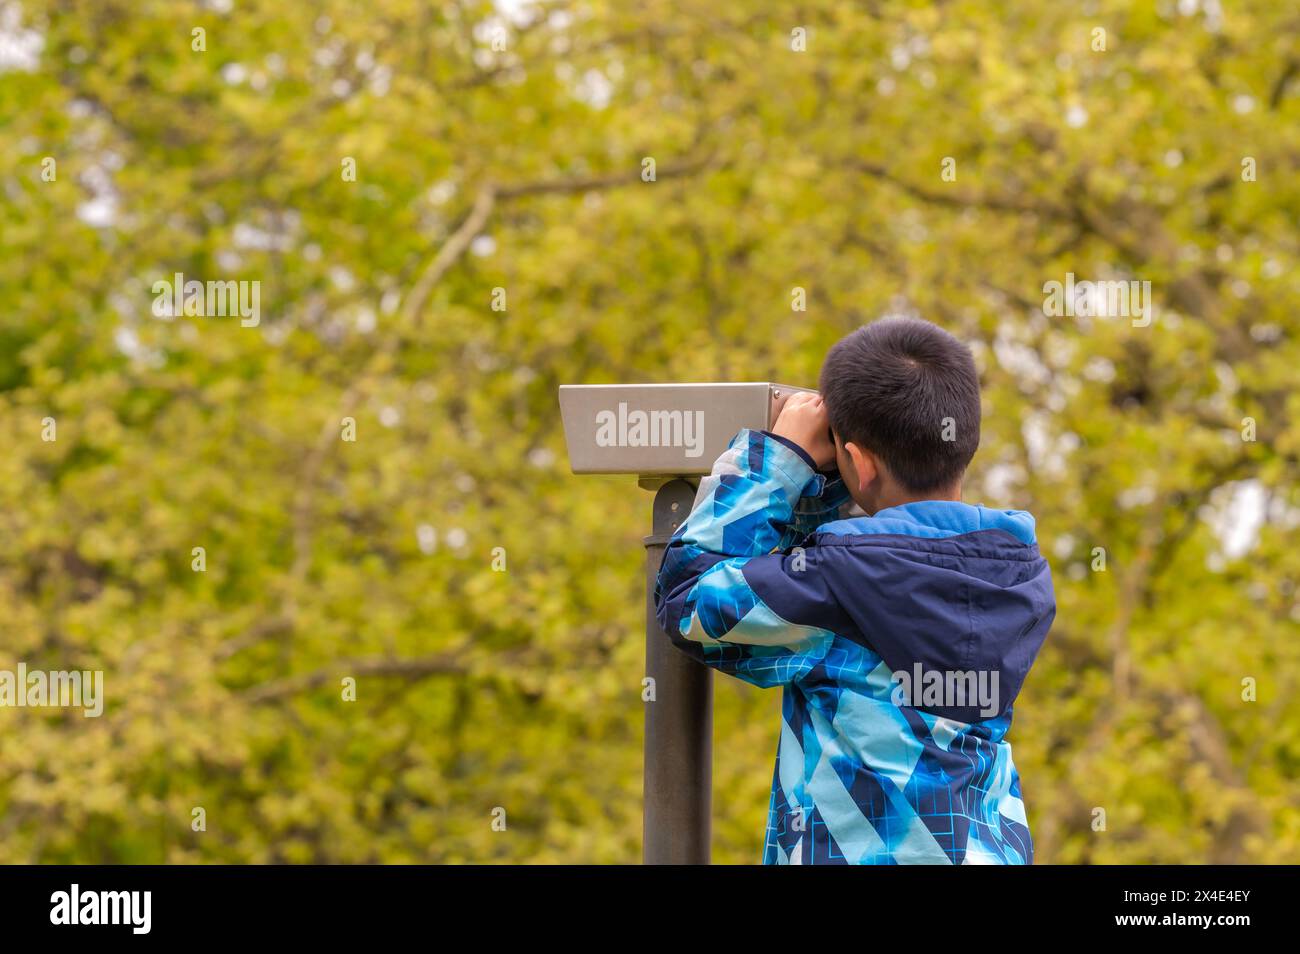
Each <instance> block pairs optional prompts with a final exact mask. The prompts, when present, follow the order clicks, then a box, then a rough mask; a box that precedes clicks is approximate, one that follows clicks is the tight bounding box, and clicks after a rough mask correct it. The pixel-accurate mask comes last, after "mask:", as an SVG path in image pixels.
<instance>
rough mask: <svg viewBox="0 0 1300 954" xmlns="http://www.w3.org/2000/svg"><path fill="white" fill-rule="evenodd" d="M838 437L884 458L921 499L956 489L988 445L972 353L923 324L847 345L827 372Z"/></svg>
mask: <svg viewBox="0 0 1300 954" xmlns="http://www.w3.org/2000/svg"><path fill="white" fill-rule="evenodd" d="M820 387H821V393H822V397H823V398H824V399H825V401H826V411H827V414H828V415H829V417H830V422H831V430H833V431H834V432H835V434H836V435H837V436H838V437H839V439H840V441H841V442H842V443H849V442H852V443H854V444H857V445H858V446H859V447H863V448H865V449H867V450H869V451H871V452H872V453H874V454H876V455H877V456H879V457H880V459H881V460H883V461H884V463H885V466H886V467H888V468H889V472H890V473H891V474H893V475H894V477H895V478H896V479H897V480H898V481H899V482H900V483H901V484H903V486H904V487H906V488H907V489H908V490H910V491H913V492H915V493H926V492H928V491H934V490H942V489H944V488H947V487H951V486H952V485H953V484H954V483H956V482H957V480H958V479H960V477H961V475H962V474H963V473H964V472H965V471H966V466H967V465H968V464H969V463H970V461H971V458H972V457H974V456H975V450H976V448H978V447H979V443H980V382H979V374H978V373H977V372H976V370H975V359H974V357H972V355H971V353H970V349H969V348H967V347H966V346H965V345H964V344H962V343H961V342H960V341H958V340H957V339H956V338H954V337H953V336H952V335H950V334H949V333H948V332H946V331H944V330H943V329H942V328H940V327H939V326H938V325H934V324H931V323H930V322H928V321H922V320H921V319H919V318H884V319H881V320H880V321H875V322H872V323H871V324H869V325H864V326H863V327H861V328H859V329H858V330H857V331H855V332H853V333H852V334H849V335H847V336H845V337H844V338H841V339H840V340H839V341H838V342H837V343H836V345H835V346H834V347H833V348H831V350H830V353H829V354H828V355H826V363H825V364H823V365H822V373H821V385H820Z"/></svg>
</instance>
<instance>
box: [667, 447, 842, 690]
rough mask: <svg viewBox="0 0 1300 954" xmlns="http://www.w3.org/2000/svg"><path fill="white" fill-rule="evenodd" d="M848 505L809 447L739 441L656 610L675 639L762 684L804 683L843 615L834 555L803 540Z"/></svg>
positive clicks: (706, 497)
mask: <svg viewBox="0 0 1300 954" xmlns="http://www.w3.org/2000/svg"><path fill="white" fill-rule="evenodd" d="M847 499H848V495H847V494H846V493H843V485H842V483H840V482H839V481H838V480H829V481H828V480H827V478H826V477H825V476H824V475H821V474H818V473H816V472H815V471H814V470H813V466H812V463H811V461H810V460H809V459H808V458H807V456H806V455H805V454H804V452H803V451H802V450H801V449H799V448H796V447H795V446H794V445H792V444H789V443H787V442H785V441H783V440H782V439H780V438H777V437H775V436H773V435H771V434H767V433H765V432H762V431H750V430H743V431H741V432H740V433H739V434H738V435H736V437H735V438H734V439H733V440H732V442H731V445H730V446H729V447H728V448H727V450H726V451H725V452H724V453H723V454H722V456H721V457H719V458H718V460H717V462H716V463H715V464H714V465H713V472H712V473H711V474H710V475H709V476H708V477H706V478H704V480H703V481H702V482H701V483H700V489H699V492H698V493H697V495H696V498H695V505H694V507H693V508H692V510H691V513H690V515H689V516H688V517H687V518H686V521H685V522H684V523H683V524H682V525H681V527H679V528H678V530H677V532H676V533H675V534H674V535H673V539H672V540H671V541H670V542H669V544H668V548H667V550H666V552H665V553H664V561H663V564H662V565H661V566H660V568H659V578H658V581H657V585H656V587H655V608H656V611H657V613H658V617H659V622H660V625H662V626H663V628H664V630H665V632H667V633H668V635H669V636H670V637H671V638H672V641H673V643H674V644H675V645H676V646H677V647H678V648H679V649H681V650H682V651H683V652H685V653H687V654H688V655H690V656H692V657H694V658H695V659H697V660H699V661H700V662H702V663H704V664H705V665H708V666H712V667H714V668H715V669H719V670H721V671H723V672H726V673H730V674H731V675H733V676H736V677H737V678H740V679H743V680H745V681H746V682H750V683H753V684H754V685H757V686H776V685H781V684H783V683H788V682H793V681H795V680H796V679H799V678H800V677H801V676H803V675H805V674H806V673H807V672H808V671H809V670H811V669H812V668H813V667H814V666H816V665H817V663H818V662H820V661H821V659H822V658H823V657H824V656H825V654H826V652H827V650H828V649H829V647H830V644H831V642H832V640H833V639H834V635H835V632H836V631H837V628H838V627H839V626H840V625H841V624H842V623H843V622H844V618H843V611H842V610H841V609H840V607H839V604H838V602H837V601H836V600H835V598H834V596H833V594H832V593H831V589H830V585H829V581H828V579H827V577H828V574H827V573H825V572H824V569H825V563H826V557H827V555H826V553H824V552H823V551H822V550H819V549H818V548H817V547H814V546H807V547H801V546H799V545H798V544H799V543H802V542H804V536H805V535H806V534H807V533H811V531H812V530H813V529H815V527H816V526H817V524H819V523H821V522H824V521H825V520H826V519H832V518H834V517H836V516H838V515H839V512H840V510H841V506H842V504H843V502H844V501H847Z"/></svg>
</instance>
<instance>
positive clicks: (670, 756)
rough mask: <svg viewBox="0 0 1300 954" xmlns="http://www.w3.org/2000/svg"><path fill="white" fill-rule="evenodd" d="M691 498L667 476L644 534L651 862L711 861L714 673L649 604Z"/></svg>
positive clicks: (645, 848) (646, 849)
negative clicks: (683, 648)
mask: <svg viewBox="0 0 1300 954" xmlns="http://www.w3.org/2000/svg"><path fill="white" fill-rule="evenodd" d="M694 499H695V488H694V487H693V486H692V485H691V484H690V483H689V482H687V481H685V480H670V481H668V482H667V483H665V484H664V485H663V486H662V487H660V488H659V489H658V491H657V492H656V493H655V500H654V519H653V523H652V528H653V533H652V534H651V535H650V536H648V537H646V538H645V578H646V623H645V634H646V645H645V671H646V675H647V676H649V677H651V678H653V679H654V691H655V695H654V701H653V702H647V703H646V704H645V705H646V710H645V788H644V802H645V827H644V830H643V835H644V842H643V844H642V859H643V860H644V862H645V863H646V864H648V865H673V864H676V865H707V864H708V863H709V835H710V813H711V808H712V795H713V791H712V790H713V681H712V675H713V674H712V673H711V672H710V671H709V670H708V669H707V668H706V667H705V666H702V665H700V664H699V663H697V662H696V661H695V660H693V659H691V658H690V657H689V656H687V655H686V654H685V653H682V652H680V651H679V650H678V649H677V648H676V647H674V646H673V644H672V642H671V641H670V640H669V639H668V634H667V633H665V632H664V631H663V630H662V629H661V628H660V626H659V620H658V619H657V618H656V617H655V603H654V589H655V578H656V576H657V575H658V573H659V564H660V563H661V562H662V561H663V555H664V549H665V547H666V546H667V544H668V541H669V539H670V538H671V537H672V534H673V531H674V530H676V529H677V527H678V526H680V525H681V523H682V521H683V520H685V519H686V515H687V514H689V513H690V511H691V504H692V502H693V501H694Z"/></svg>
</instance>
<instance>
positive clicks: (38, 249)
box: [0, 0, 1300, 862]
mask: <svg viewBox="0 0 1300 954" xmlns="http://www.w3.org/2000/svg"><path fill="white" fill-rule="evenodd" d="M20 6H21V16H20V18H19V20H20V26H21V28H22V29H23V30H30V31H34V33H35V34H36V35H38V36H39V37H41V38H43V47H42V48H41V49H40V51H39V54H38V55H37V56H36V58H35V61H34V63H31V64H28V65H27V66H23V65H13V64H10V65H8V66H3V67H0V70H3V72H0V195H2V199H0V201H3V215H2V216H0V229H2V230H0V300H3V302H4V304H5V307H4V309H3V312H2V313H0V409H2V410H0V435H2V436H3V440H4V447H5V449H6V453H5V454H4V455H3V458H0V525H2V527H3V532H0V619H3V620H4V621H5V634H6V638H5V639H4V641H3V645H2V646H0V668H13V667H14V666H16V665H17V663H18V662H19V661H25V662H26V663H27V664H28V665H29V666H31V667H45V668H50V669H66V668H84V669H102V670H104V671H105V674H106V676H105V679H106V691H107V697H108V702H107V709H106V711H105V714H104V716H103V717H102V718H100V719H86V718H83V717H82V715H81V714H80V712H78V711H76V710H55V709H47V710H33V709H0V862H26V861H65V862H67V861H78V862H158V861H167V862H188V861H214V862H216V861H227V862H272V861H287V862H311V861H315V862H373V861H385V862H415V861H433V862H468V861H477V862H559V861H577V862H618V861H634V860H636V859H637V857H638V854H639V842H640V764H641V763H640V735H641V720H642V706H643V703H642V702H641V701H640V679H641V675H642V673H641V665H642V653H643V646H642V635H641V626H642V607H641V599H642V594H641V591H640V588H641V585H642V574H641V566H640V561H641V535H642V534H643V533H644V532H646V526H647V523H648V519H649V496H648V495H646V494H644V493H642V492H641V491H638V490H636V489H635V488H634V486H633V484H632V482H631V481H628V480H614V479H593V478H582V479H578V478H574V477H572V476H571V475H570V474H569V473H568V471H567V467H566V463H565V459H564V448H563V440H562V435H561V433H560V428H559V417H558V412H557V407H556V401H555V394H556V386H557V385H558V384H560V383H561V382H584V381H636V380H691V379H699V380H709V379H733V380H745V379H751V380H753V379H757V380H763V379H779V380H786V381H791V382H808V383H812V382H815V380H816V374H817V370H818V368H819V366H820V362H821V358H822V356H823V355H824V353H825V350H826V348H827V347H828V346H829V344H830V343H832V342H833V341H834V340H836V339H837V338H838V337H839V336H841V335H842V334H844V333H845V332H847V331H849V330H851V329H852V328H854V327H856V326H857V325H858V324H860V323H862V322H864V321H867V320H870V319H871V318H874V317H876V316H878V315H880V314H883V313H886V312H895V311H909V312H915V313H917V314H921V315H924V316H927V317H930V318H932V319H933V320H935V321H938V322H940V323H942V324H943V325H945V326H946V327H948V328H949V329H951V330H953V331H954V332H956V333H958V334H960V335H962V336H963V337H965V338H966V339H967V340H969V341H971V342H972V344H973V346H974V347H975V349H976V352H977V358H978V360H979V362H980V366H981V371H982V374H983V376H984V381H985V387H986V397H987V405H986V416H985V432H984V440H983V445H982V449H981V451H980V454H979V456H978V457H977V458H976V465H975V468H974V470H973V471H972V474H971V475H970V482H969V487H968V493H967V497H968V499H971V500H982V501H983V502H985V503H988V504H990V505H997V506H1008V507H1010V506H1014V507H1023V508H1026V509H1030V510H1032V511H1034V512H1035V513H1036V515H1037V516H1038V518H1039V530H1040V536H1041V539H1042V544H1043V548H1044V551H1045V552H1046V553H1047V554H1048V555H1049V557H1050V558H1051V559H1052V561H1053V564H1054V569H1055V571H1056V575H1057V581H1058V597H1059V603H1060V612H1059V616H1058V621H1057V624H1056V627H1055V630H1054V632H1053V634H1052V636H1051V637H1050V639H1049V642H1048V644H1047V646H1046V648H1045V650H1044V652H1043V654H1042V656H1041V658H1040V661H1039V663H1038V665H1037V667H1036V669H1035V670H1034V672H1033V674H1032V675H1031V677H1030V679H1029V681H1028V684H1027V688H1026V691H1025V693H1024V695H1023V696H1022V698H1021V701H1020V702H1019V704H1018V706H1017V720H1016V725H1015V727H1014V729H1013V731H1012V736H1011V738H1012V741H1013V744H1014V748H1015V752H1016V757H1017V762H1018V763H1019V766H1020V770H1021V773H1022V775H1023V778H1024V785H1025V797H1026V801H1027V803H1028V806H1029V812H1030V822H1031V825H1032V827H1033V830H1034V833H1035V836H1036V840H1037V847H1038V857H1039V860H1040V861H1056V862H1157V861H1159V862H1191V861H1252V862H1279V861H1291V862H1294V861H1297V860H1300V805H1298V804H1297V802H1298V800H1300V792H1298V791H1297V786H1296V783H1295V779H1296V778H1297V775H1300V718H1297V715H1298V711H1297V702H1296V700H1297V698H1300V665H1298V663H1300V658H1298V657H1300V649H1298V648H1297V647H1298V646H1300V642H1298V641H1297V635H1300V633H1298V629H1300V609H1298V608H1297V605H1298V604H1297V592H1296V581H1297V578H1298V577H1300V549H1298V548H1297V547H1296V546H1295V539H1296V536H1295V535H1296V527H1297V520H1296V514H1297V511H1296V507H1297V506H1300V499H1297V491H1296V475H1297V469H1298V464H1300V426H1298V425H1297V423H1296V421H1297V419H1300V398H1298V397H1297V392H1296V387H1295V383H1296V373H1297V372H1296V369H1297V368H1300V321H1297V318H1296V315H1297V313H1298V312H1300V289H1298V288H1297V285H1296V281H1295V276H1296V274H1297V268H1296V266H1297V242H1296V237H1297V236H1296V228H1295V223H1296V221H1297V220H1298V218H1300V176H1297V174H1296V166H1297V161H1298V158H1300V121H1298V120H1300V116H1298V113H1300V84H1297V82H1296V80H1295V77H1296V76H1297V70H1298V66H1297V63H1298V62H1300V60H1298V59H1297V53H1296V48H1295V45H1294V36H1295V30H1296V25H1297V24H1296V20H1295V15H1294V12H1293V11H1291V10H1288V9H1287V5H1285V4H1275V3H1270V2H1265V0H1250V2H1245V3H1241V4H1233V5H1232V8H1231V10H1230V11H1229V12H1228V13H1227V14H1226V15H1223V16H1221V17H1218V18H1216V17H1215V16H1214V15H1212V14H1207V13H1205V12H1203V11H1199V10H1198V11H1197V12H1193V13H1191V14H1184V13H1180V12H1179V8H1180V7H1181V6H1182V5H1178V4H1174V3H1172V2H1168V0H1166V2H1162V3H1157V4H1154V5H1150V4H1143V5H1136V6H1135V5H1131V4H1126V3H1119V2H1115V0H1102V2H1097V3H1093V4H1091V5H1083V6H1080V5H1075V4H1060V3H1053V2H1048V0H1036V2H1033V3H1028V4H1018V5H1014V7H1012V8H1005V9H1004V7H1003V6H1002V5H997V4H983V3H973V2H965V0H957V2H952V3H941V4H935V3H920V2H895V0H886V2H881V3H869V4H859V3H851V2H847V0H841V2H830V0H814V2H811V3H800V4H793V3H765V4H752V5H751V4H740V5H727V4H718V3H709V2H703V0H681V2H671V3H670V2H667V0H642V2H638V3H634V4H633V3H629V4H616V3H610V2H607V0H593V2H575V3H572V4H568V3H557V4H550V5H547V6H546V7H544V8H538V9H535V10H534V13H533V15H531V16H528V17H517V18H513V19H512V18H509V17H506V18H502V17H500V16H496V17H495V18H494V7H493V6H492V5H491V4H489V3H484V2H468V0H466V2H450V3H445V4H431V3H417V2H413V0H367V2H365V3H359V2H355V0H319V2H315V3H310V4H296V3H284V2H279V0H247V2H246V0H235V2H234V3H233V4H216V3H213V4H198V3H192V2H183V0H132V2H126V0H25V2H23V3H22V4H21V5H20ZM227 6H229V7H230V8H231V9H229V10H224V8H225V7H227ZM494 24H496V25H500V26H501V27H502V28H503V29H504V34H503V35H504V36H505V38H506V43H505V49H504V50H501V51H495V52H494V51H493V50H492V41H493V33H492V26H493V25H494ZM200 27H201V28H202V29H203V30H205V31H206V50H205V51H202V52H196V51H195V50H194V49H193V48H192V37H193V32H192V31H193V30H194V29H195V28H200ZM797 27H802V28H805V29H806V30H807V49H806V51H804V52H797V51H795V50H792V48H791V31H792V30H793V29H795V28H797ZM1097 27H1104V28H1105V29H1106V31H1107V34H1106V36H1107V40H1106V49H1105V51H1104V52H1099V51H1095V50H1094V49H1093V48H1092V43H1093V30H1094V29H1095V28H1097ZM45 157H52V158H53V159H55V160H56V163H57V178H55V179H54V181H45V180H44V179H43V178H42V175H41V173H42V160H43V159H44V158H45ZM346 157H352V158H354V159H355V161H356V170H357V176H356V181H355V182H353V181H347V180H346V179H345V177H344V176H343V174H342V166H343V161H344V159H345V158H346ZM646 157H651V158H653V159H654V160H655V164H656V172H657V176H656V180H655V181H653V182H646V181H643V180H642V178H641V171H642V162H643V159H645V158H646ZM945 157H952V158H954V159H955V160H956V171H957V175H956V180H955V181H947V180H945V179H944V178H942V177H941V175H940V172H941V163H942V162H943V159H944V158H945ZM1244 157H1253V158H1254V159H1255V160H1256V163H1257V168H1258V179H1257V181H1243V179H1242V161H1243V158H1244ZM96 201H97V202H98V205H95V204H94V203H95V202H96ZM87 203H92V205H91V206H90V207H89V208H88V207H87ZM105 203H109V205H108V206H107V208H108V214H107V215H104V216H103V217H99V218H97V217H96V213H97V211H98V212H103V211H104V209H105V207H106V206H105ZM485 237H486V239H490V241H487V240H485ZM475 239H477V241H472V240H475ZM175 272H183V273H184V274H185V275H186V277H189V278H198V279H200V280H207V279H221V280H227V279H232V280H240V279H243V280H258V281H260V282H261V309H262V315H261V322H260V324H259V325H258V326H257V327H253V328H245V327H241V325H240V322H239V320H238V318H209V317H186V316H181V317H175V318H157V317H154V315H153V313H152V311H151V306H152V302H153V293H152V291H151V289H152V286H153V283H154V282H155V281H159V280H167V279H170V277H171V276H172V275H173V273H175ZM1067 272H1073V273H1075V274H1076V276H1078V277H1079V278H1080V279H1083V278H1093V279H1097V278H1133V279H1137V280H1147V281H1150V282H1151V283H1152V288H1153V294H1154V297H1155V305H1156V318H1155V321H1154V322H1153V323H1152V324H1151V326H1150V327H1145V328H1143V327H1134V326H1132V325H1131V324H1130V323H1129V322H1127V321H1125V320H1122V319H1085V318H1048V317H1046V316H1045V315H1044V311H1043V307H1042V298H1043V284H1044V283H1045V282H1048V281H1053V280H1056V281H1064V279H1065V275H1066V273H1067ZM796 286H798V287H802V288H805V289H806V290H807V293H808V310H807V311H806V312H792V310H791V291H792V289H793V288H795V287H796ZM494 288H502V289H505V292H506V295H507V307H506V310H505V311H494V310H493V309H492V307H491V305H492V300H493V289H494ZM47 417H52V418H54V419H55V421H56V422H57V428H58V430H57V440H55V441H53V442H48V441H43V440H42V439H41V431H42V420H43V419H45V418H47ZM347 417H351V418H354V419H355V421H356V427H357V440H356V441H355V442H348V441H343V440H341V439H340V435H341V421H342V420H343V419H344V418H347ZM1246 417H1250V418H1253V419H1254V420H1255V421H1256V423H1257V427H1258V440H1257V441H1255V442H1245V441H1243V440H1242V439H1241V428H1242V420H1243V418H1246ZM1246 482H1254V483H1246ZM1244 486H1245V487H1253V488H1255V489H1256V491H1257V493H1258V494H1259V497H1260V499H1262V500H1263V501H1264V507H1265V509H1266V513H1267V515H1268V520H1267V521H1266V522H1265V524H1264V526H1263V527H1262V529H1261V530H1260V532H1259V534H1258V539H1257V540H1256V541H1255V543H1254V546H1253V548H1250V549H1248V550H1239V551H1231V552H1228V553H1224V552H1223V549H1224V548H1223V545H1222V540H1221V535H1220V533H1218V532H1217V530H1216V526H1217V524H1216V523H1215V522H1214V521H1213V520H1211V519H1208V517H1210V516H1213V515H1214V514H1222V513H1224V512H1225V510H1226V511H1227V512H1228V514H1229V516H1228V518H1227V521H1228V523H1229V525H1233V524H1234V521H1235V525H1237V526H1239V525H1240V524H1241V522H1242V520H1243V519H1245V518H1243V517H1241V516H1240V515H1238V516H1236V517H1235V518H1234V517H1233V516H1232V512H1231V508H1230V507H1229V506H1228V504H1229V502H1230V501H1231V500H1232V499H1234V492H1236V491H1240V490H1241V488H1242V487H1244ZM422 526H423V527H425V529H424V530H421V529H420V528H421V527H422ZM195 547H203V548H205V551H206V562H207V569H206V571H205V572H194V571H193V570H192V569H191V560H192V555H191V554H192V550H193V548H195ZM1095 547H1101V548H1104V550H1105V554H1106V568H1105V570H1104V571H1093V570H1092V569H1091V566H1092V563H1093V560H1094V557H1093V548H1095ZM494 548H504V552H505V554H506V560H507V563H506V568H505V570H504V572H498V571H496V570H494V569H493V567H492V561H493V557H494ZM345 676H353V677H354V678H355V679H356V684H357V698H356V701H355V702H347V701H344V700H343V698H342V687H341V680H342V679H343V678H344V677H345ZM1245 678H1253V679H1254V680H1256V682H1257V685H1258V700H1257V701H1254V702H1245V701H1243V699H1242V680H1243V679H1245ZM777 712H778V709H777V698H776V694H774V693H770V694H764V693H760V692H758V691H751V690H749V689H747V688H746V687H743V686H740V685H738V684H721V683H720V684H719V686H718V715H717V727H716V741H715V753H716V756H715V761H716V767H715V803H714V806H715V807H714V813H715V824H714V829H715V858H716V859H717V860H720V861H728V862H738V861H753V860H756V859H757V858H758V856H759V850H760V847H761V833H762V826H763V823H764V819H765V813H766V800H767V792H768V785H769V783H770V774H771V761H772V758H773V754H774V751H775V745H776V729H777ZM196 806H201V807H203V808H204V809H205V811H206V815H207V830H206V831H203V832H194V831H192V830H191V824H190V822H191V812H192V809H193V808H195V807H196ZM497 807H501V808H504V809H505V811H506V819H507V828H506V831H504V832H500V831H494V830H493V828H492V824H491V822H492V812H493V809H494V808H497ZM1096 808H1102V809H1104V810H1105V812H1106V830H1105V831H1094V830H1093V828H1092V825H1093V817H1094V816H1093V812H1094V809H1096Z"/></svg>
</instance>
